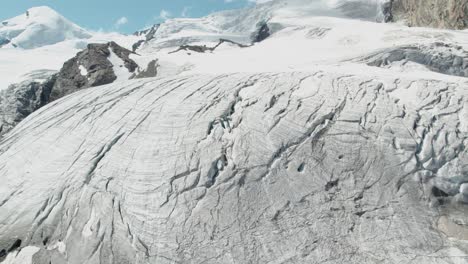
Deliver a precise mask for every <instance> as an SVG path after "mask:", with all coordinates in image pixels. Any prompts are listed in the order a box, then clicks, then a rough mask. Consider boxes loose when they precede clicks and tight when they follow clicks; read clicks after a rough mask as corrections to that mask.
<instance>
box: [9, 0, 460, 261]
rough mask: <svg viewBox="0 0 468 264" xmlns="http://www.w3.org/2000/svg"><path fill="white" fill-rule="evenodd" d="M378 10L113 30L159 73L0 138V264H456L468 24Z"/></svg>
mask: <svg viewBox="0 0 468 264" xmlns="http://www.w3.org/2000/svg"><path fill="white" fill-rule="evenodd" d="M360 2H365V3H364V4H365V5H364V7H369V8H371V9H372V10H374V11H375V13H372V12H365V13H364V14H356V13H355V12H354V11H355V10H358V9H356V8H358V7H362V5H360V4H359V3H360ZM343 3H347V5H343ZM350 3H351V4H352V5H350ZM382 3H383V2H381V1H310V2H308V4H305V2H304V1H303V0H302V1H299V0H294V1H279V0H276V1H272V2H268V3H266V4H258V5H255V6H253V7H251V8H247V9H244V10H239V11H226V12H220V13H215V14H212V15H209V16H207V17H203V18H199V19H188V18H183V19H170V20H168V21H166V22H165V23H163V24H161V25H157V26H153V27H151V28H150V29H149V30H148V31H147V32H148V33H144V32H143V33H138V34H137V35H138V36H133V37H130V36H129V37H128V38H124V40H125V42H126V43H129V42H130V41H129V40H135V43H138V45H135V46H134V47H135V48H134V52H135V53H132V54H130V53H128V54H127V55H128V59H131V60H132V61H134V62H135V64H136V65H138V66H142V65H148V68H147V69H139V70H138V71H139V72H140V73H142V74H143V75H145V74H146V73H147V72H152V73H155V74H157V76H156V77H152V78H144V79H131V80H128V78H129V76H128V74H129V73H128V72H126V71H125V72H124V73H122V74H118V75H119V76H115V77H121V78H117V79H116V80H115V81H114V82H113V83H111V84H107V85H102V86H96V87H89V88H86V89H79V90H77V91H76V92H74V93H71V94H67V95H66V96H64V97H61V98H56V100H54V101H52V102H50V103H48V104H45V105H41V107H40V108H39V109H38V110H37V111H35V112H33V113H32V114H30V115H28V116H27V117H26V118H25V119H24V120H23V121H21V122H19V124H17V125H16V126H15V127H14V129H13V130H11V131H10V132H8V133H6V134H4V135H3V136H2V138H1V140H0V179H1V180H2V182H3V183H4V184H2V185H0V263H2V264H3V263H8V264H13V263H15V264H16V263H18V264H19V263H21V264H22V263H37V264H43V263H44V264H48V263H52V264H55V263H57V264H61V263H70V264H75V263H76V264H78V263H80V264H81V263H88V264H98V263H99V264H101V263H102V264H106V263H109V264H110V263H135V264H150V263H162V264H174V263H213V264H214V263H239V264H240V263H271V264H273V263H278V264H279V263H421V264H441V263H444V264H458V263H468V243H467V241H468V213H467V212H468V211H467V208H468V207H467V206H468V152H467V148H466V147H467V145H468V79H467V76H468V74H467V69H468V55H467V50H468V32H467V31H466V30H464V31H463V30H462V31H455V30H445V29H430V28H416V27H406V26H405V25H404V24H401V23H389V24H384V23H376V20H378V17H379V12H380V11H379V10H380V9H379V6H380V4H382ZM369 10H370V9H369ZM351 11H353V12H351ZM363 15H366V17H363ZM380 15H381V14H380ZM265 27H267V28H268V33H269V34H268V36H267V37H266V38H261V41H256V40H258V38H256V37H255V36H258V33H259V32H260V31H262V30H266V29H265ZM262 28H263V29H262ZM149 33H151V36H148V35H146V36H145V34H149ZM223 39H224V40H229V41H220V40H223ZM218 44H219V46H217V48H216V49H210V47H214V46H216V45H218ZM131 46H132V45H126V47H131ZM188 46H191V47H198V48H193V49H184V47H188ZM1 50H2V49H0V52H1ZM176 50H178V52H174V51H176ZM198 51H200V52H198ZM82 54H83V53H82ZM77 58H79V56H78V57H77ZM107 58H108V59H109V63H110V64H112V67H119V65H120V64H122V62H121V60H119V62H118V63H117V62H114V63H112V61H114V59H115V58H114V57H109V56H108V57H107ZM121 59H122V58H121ZM75 60H76V59H75ZM71 61H73V60H71ZM122 61H124V60H123V59H122ZM80 66H81V67H82V68H80ZM73 69H74V71H73V72H74V73H75V74H76V77H77V78H84V77H85V76H83V73H85V71H84V70H86V74H85V75H87V76H88V75H89V73H90V65H87V64H83V63H82V64H74V65H73ZM83 69H84V70H83ZM119 70H123V67H120V69H119ZM47 73H48V72H42V71H39V72H35V74H34V75H30V76H31V78H30V79H40V78H43V77H41V76H42V75H41V74H47ZM116 73H119V71H116ZM69 78H71V79H73V78H74V76H73V75H71V76H69ZM25 87H28V88H29V86H25ZM21 91H23V90H21ZM24 91H25V92H28V91H29V90H28V89H26V90H24ZM8 95H9V94H8V93H2V96H8ZM0 99H1V98H0ZM1 102H2V101H1V100H0V106H1V107H3V106H2V104H1ZM33 103H38V102H37V101H33ZM39 103H40V101H39ZM2 261H3V262H2Z"/></svg>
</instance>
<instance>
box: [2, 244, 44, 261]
mask: <svg viewBox="0 0 468 264" xmlns="http://www.w3.org/2000/svg"><path fill="white" fill-rule="evenodd" d="M39 250H40V248H38V247H34V246H27V247H25V248H22V249H20V250H19V251H14V252H11V253H10V254H8V256H7V257H6V259H5V260H4V261H3V262H2V264H32V257H33V256H34V254H36V253H37V252H38V251H39Z"/></svg>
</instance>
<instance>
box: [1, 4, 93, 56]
mask: <svg viewBox="0 0 468 264" xmlns="http://www.w3.org/2000/svg"><path fill="white" fill-rule="evenodd" d="M89 37H91V34H89V33H88V32H87V31H86V30H84V29H82V28H81V27H79V26H77V25H76V24H74V23H73V22H71V21H69V20H68V19H66V18H65V17H63V16H62V15H60V14H59V13H58V12H57V11H55V10H54V9H52V8H50V7H48V6H38V7H32V8H30V9H28V10H26V11H25V13H24V14H21V15H18V16H16V17H14V18H11V19H8V20H4V21H2V22H1V24H0V46H1V45H2V44H3V45H4V46H5V45H6V46H10V47H20V48H24V49H30V48H36V47H41V46H46V45H51V44H55V43H58V42H61V41H64V40H68V39H83V38H89Z"/></svg>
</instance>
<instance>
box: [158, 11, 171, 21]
mask: <svg viewBox="0 0 468 264" xmlns="http://www.w3.org/2000/svg"><path fill="white" fill-rule="evenodd" d="M171 16H172V14H171V12H169V11H167V10H165V9H163V10H161V12H159V18H160V19H163V20H166V19H169V18H171Z"/></svg>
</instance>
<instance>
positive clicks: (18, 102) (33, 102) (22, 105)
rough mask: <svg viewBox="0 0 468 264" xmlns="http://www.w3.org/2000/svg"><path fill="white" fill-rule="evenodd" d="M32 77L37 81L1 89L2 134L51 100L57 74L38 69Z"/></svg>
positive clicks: (0, 124) (0, 132) (0, 120)
mask: <svg viewBox="0 0 468 264" xmlns="http://www.w3.org/2000/svg"><path fill="white" fill-rule="evenodd" d="M30 78H31V79H35V80H36V81H33V82H31V81H30V80H27V81H24V82H21V83H18V84H13V85H10V86H9V87H8V88H7V89H5V90H2V91H0V135H3V134H4V133H6V132H8V131H10V130H11V129H12V128H13V127H14V126H15V125H16V124H18V123H19V122H20V121H21V120H23V119H24V118H26V117H27V116H28V115H30V114H31V113H32V112H34V111H36V110H37V109H39V108H41V107H42V106H44V105H46V104H47V103H48V102H49V98H50V93H51V91H52V87H53V85H54V83H55V80H56V75H54V74H53V73H52V72H49V71H37V72H34V73H32V74H30ZM39 79H42V81H39Z"/></svg>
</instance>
